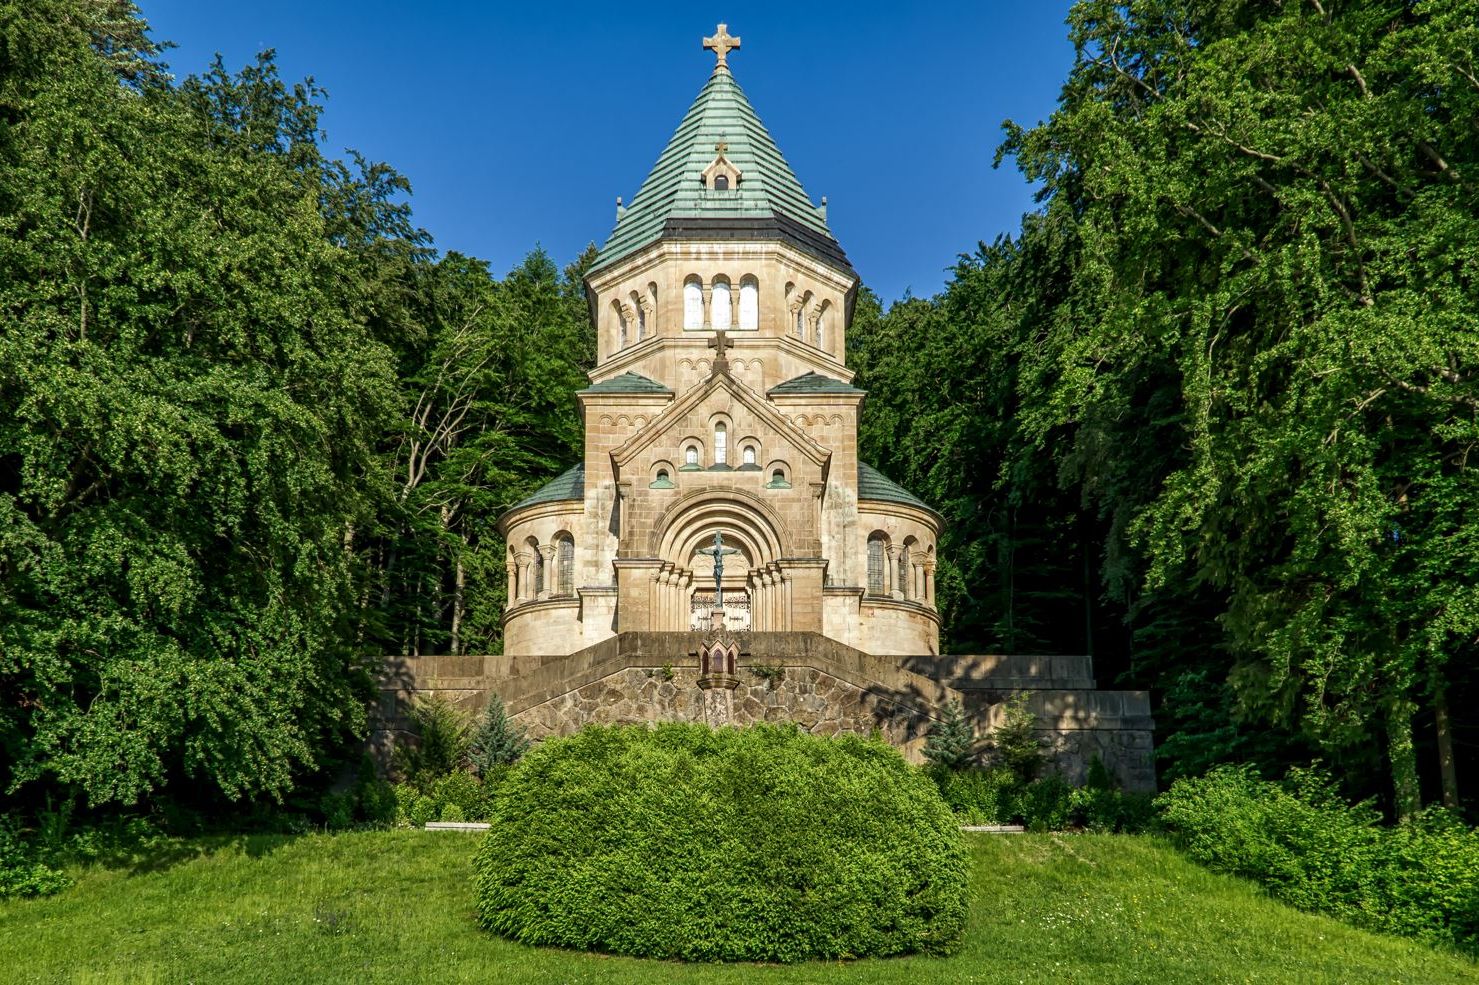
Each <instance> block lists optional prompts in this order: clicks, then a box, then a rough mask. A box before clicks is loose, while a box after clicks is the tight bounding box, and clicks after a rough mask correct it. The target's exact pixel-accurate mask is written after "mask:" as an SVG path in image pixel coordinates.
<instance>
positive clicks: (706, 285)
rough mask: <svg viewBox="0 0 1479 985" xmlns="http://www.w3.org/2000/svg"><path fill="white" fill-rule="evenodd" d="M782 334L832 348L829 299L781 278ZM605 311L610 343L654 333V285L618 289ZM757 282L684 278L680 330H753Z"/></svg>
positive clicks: (628, 341) (756, 322)
mask: <svg viewBox="0 0 1479 985" xmlns="http://www.w3.org/2000/svg"><path fill="white" fill-rule="evenodd" d="M784 305H785V317H784V320H783V322H782V324H783V326H784V328H785V334H788V335H790V336H792V337H793V338H795V339H797V340H798V341H800V342H804V343H807V344H810V345H812V346H814V347H816V348H817V349H820V350H822V351H823V352H827V353H831V352H832V351H833V349H834V348H835V346H836V345H837V340H836V339H835V338H834V337H833V332H832V322H833V320H834V318H835V306H834V304H833V302H832V301H831V300H830V299H827V298H821V297H818V295H817V293H816V292H815V291H813V290H809V289H807V288H805V287H803V286H798V285H797V284H796V283H795V282H791V281H788V282H787V283H786V288H785V295H784ZM608 310H609V312H610V319H609V323H610V325H611V326H612V331H611V337H612V338H613V341H614V342H615V348H616V349H618V350H620V349H625V348H626V347H627V346H629V345H635V344H636V343H638V342H642V341H645V340H646V339H649V338H652V337H654V336H656V335H657V334H658V329H659V325H658V312H659V310H660V309H659V304H658V287H657V284H656V282H649V283H647V284H646V285H644V286H642V287H640V288H638V287H629V288H626V289H624V290H623V291H619V292H618V293H617V296H616V297H614V298H612V300H611V302H610V304H609V306H608ZM760 313H761V312H760V281H759V279H758V278H757V277H756V276H755V275H754V274H744V275H742V276H740V277H739V278H738V279H737V280H735V279H732V278H731V277H730V276H729V275H727V274H715V275H714V276H712V277H711V278H709V280H708V281H705V280H704V279H703V278H702V277H700V276H699V275H698V274H690V275H688V276H687V277H686V278H684V280H683V288H682V308H681V326H682V330H683V331H699V332H716V331H723V332H736V331H738V332H752V331H757V330H758V329H759V328H760Z"/></svg>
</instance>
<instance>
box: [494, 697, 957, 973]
mask: <svg viewBox="0 0 1479 985" xmlns="http://www.w3.org/2000/svg"><path fill="white" fill-rule="evenodd" d="M491 820H492V821H493V828H492V830H491V831H490V832H489V835H488V837H487V838H486V839H485V840H484V842H483V844H482V847H481V848H480V849H479V851H478V856H477V861H476V870H477V909H478V916H479V920H480V921H481V923H482V925H483V926H484V927H486V928H487V929H489V930H492V931H495V932H497V933H499V934H502V935H504V936H507V937H510V938H513V939H515V940H518V941H522V942H524V943H527V944H537V945H553V946H557V947H569V948H579V949H583V950H596V951H606V952H610V953H615V954H627V955H635V956H643V957H652V958H668V959H671V958H678V959H682V960H686V961H779V962H794V961H802V960H806V959H809V958H855V957H863V956H866V955H878V956H881V955H891V954H904V953H909V952H920V953H925V954H944V953H949V952H951V951H953V950H954V949H955V948H956V947H958V946H959V944H960V940H961V935H962V933H963V931H964V926H965V913H966V899H965V894H966V864H965V863H966V856H965V850H964V847H963V845H962V841H961V835H960V831H959V827H958V824H959V822H958V821H957V819H956V818H955V817H954V815H952V814H951V812H950V810H949V808H948V807H946V806H945V803H944V802H943V801H942V800H941V799H940V796H939V794H938V792H937V791H936V790H935V788H934V785H933V784H932V783H930V781H929V778H928V777H927V776H925V775H924V773H923V772H922V771H920V770H918V769H916V768H914V767H912V766H910V765H909V764H908V763H906V762H905V761H904V759H903V757H901V756H900V755H899V753H898V752H897V751H896V750H894V749H892V748H890V747H889V746H887V745H885V744H882V743H878V742H870V741H867V740H864V739H860V738H857V737H852V736H846V737H841V738H838V739H823V738H819V737H817V736H813V735H809V734H806V733H803V732H801V731H800V730H799V729H797V728H795V727H794V726H789V727H788V726H772V725H756V726H752V727H750V728H745V729H719V730H715V729H710V728H708V727H707V726H704V725H698V724H676V723H670V724H661V725H657V726H656V727H654V728H650V729H649V728H646V727H644V726H641V725H629V726H592V727H589V728H586V729H584V730H583V731H581V732H579V733H577V734H576V735H573V736H570V737H567V738H561V739H551V740H549V741H546V742H544V743H542V744H541V745H540V746H538V747H536V748H535V749H533V750H532V751H531V752H529V753H528V754H527V755H525V756H524V758H523V759H521V760H520V761H519V763H518V765H517V766H515V767H514V768H513V769H512V770H511V771H510V772H509V775H508V776H507V777H506V778H505V780H504V781H503V784H502V786H501V788H500V790H499V793H498V796H497V797H496V798H494V810H493V817H492V818H491Z"/></svg>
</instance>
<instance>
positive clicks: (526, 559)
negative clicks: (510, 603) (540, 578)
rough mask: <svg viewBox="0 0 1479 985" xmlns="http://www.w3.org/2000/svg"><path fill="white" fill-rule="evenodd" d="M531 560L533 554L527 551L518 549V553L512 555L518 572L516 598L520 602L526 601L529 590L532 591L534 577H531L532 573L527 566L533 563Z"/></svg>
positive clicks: (532, 559)
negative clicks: (517, 594)
mask: <svg viewBox="0 0 1479 985" xmlns="http://www.w3.org/2000/svg"><path fill="white" fill-rule="evenodd" d="M533 561H534V555H532V554H530V553H529V552H528V551H520V552H519V553H517V554H515V555H514V566H515V567H516V568H518V572H519V573H518V578H517V581H518V593H519V596H518V600H519V601H520V602H527V601H528V600H529V596H530V594H531V592H532V591H533V585H534V579H533V577H532V573H531V572H530V570H529V566H530V564H532V563H533Z"/></svg>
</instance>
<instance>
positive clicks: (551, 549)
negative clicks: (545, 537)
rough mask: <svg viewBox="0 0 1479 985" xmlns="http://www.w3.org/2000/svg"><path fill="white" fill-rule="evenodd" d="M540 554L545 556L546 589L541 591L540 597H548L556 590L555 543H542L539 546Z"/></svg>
mask: <svg viewBox="0 0 1479 985" xmlns="http://www.w3.org/2000/svg"><path fill="white" fill-rule="evenodd" d="M539 556H540V557H542V558H544V590H543V591H541V592H540V593H539V597H540V598H542V599H547V598H549V597H550V596H551V595H553V594H554V591H555V589H554V585H553V582H554V576H555V545H554V544H543V545H541V546H540V548H539Z"/></svg>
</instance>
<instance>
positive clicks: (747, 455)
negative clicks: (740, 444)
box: [741, 445, 755, 465]
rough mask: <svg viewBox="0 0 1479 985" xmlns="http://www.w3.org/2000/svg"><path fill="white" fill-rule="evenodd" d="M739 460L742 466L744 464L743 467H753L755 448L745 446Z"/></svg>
mask: <svg viewBox="0 0 1479 985" xmlns="http://www.w3.org/2000/svg"><path fill="white" fill-rule="evenodd" d="M741 460H742V462H743V464H745V465H754V464H755V446H754V445H746V446H745V450H744V451H743V452H742V453H741Z"/></svg>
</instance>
